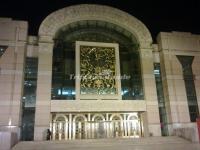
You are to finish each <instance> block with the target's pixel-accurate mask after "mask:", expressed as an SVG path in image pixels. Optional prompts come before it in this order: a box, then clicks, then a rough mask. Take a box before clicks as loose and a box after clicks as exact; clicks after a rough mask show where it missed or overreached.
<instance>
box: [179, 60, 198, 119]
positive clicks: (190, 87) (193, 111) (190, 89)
mask: <svg viewBox="0 0 200 150" xmlns="http://www.w3.org/2000/svg"><path fill="white" fill-rule="evenodd" d="M177 58H178V60H179V61H180V63H181V65H182V70H183V79H184V82H185V89H186V95H187V101H188V108H189V113H190V120H191V122H195V121H196V118H197V117H198V116H199V108H198V104H197V97H196V90H195V84H194V79H193V72H192V62H193V59H194V57H193V56H177Z"/></svg>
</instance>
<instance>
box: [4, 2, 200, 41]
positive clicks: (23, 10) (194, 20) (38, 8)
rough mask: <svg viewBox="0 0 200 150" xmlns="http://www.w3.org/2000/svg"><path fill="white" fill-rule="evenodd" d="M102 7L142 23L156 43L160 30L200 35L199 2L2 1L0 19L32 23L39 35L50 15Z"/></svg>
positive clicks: (34, 30) (35, 33)
mask: <svg viewBox="0 0 200 150" xmlns="http://www.w3.org/2000/svg"><path fill="white" fill-rule="evenodd" d="M87 3H88V4H103V5H109V6H113V7H116V8H119V9H121V10H123V11H126V12H128V13H130V14H132V15H133V16H135V17H136V18H138V19H139V20H141V21H142V22H143V23H144V24H145V25H146V26H147V27H148V29H149V30H150V32H151V34H152V36H153V38H154V41H155V37H156V35H157V34H158V33H159V32H160V31H184V32H192V33H196V34H200V0H173V1H171V0H160V1H159V2H157V1H155V0H137V1H135V0H38V1H37V0H24V1H23V0H1V1H0V17H11V18H13V19H15V20H26V21H28V22H29V34H30V35H37V34H38V28H39V25H40V24H41V22H42V21H43V19H44V18H45V17H46V16H48V15H49V14H50V13H52V12H54V11H56V10H58V9H61V8H64V7H67V6H71V5H74V4H87Z"/></svg>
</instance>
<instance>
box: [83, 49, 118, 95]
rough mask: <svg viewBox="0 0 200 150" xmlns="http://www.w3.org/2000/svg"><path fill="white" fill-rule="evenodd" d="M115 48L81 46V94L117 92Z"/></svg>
mask: <svg viewBox="0 0 200 150" xmlns="http://www.w3.org/2000/svg"><path fill="white" fill-rule="evenodd" d="M115 62H116V60H115V48H114V47H98V46H80V75H81V81H80V94H95V95H100V94H117V88H116V81H115V75H116V72H115Z"/></svg>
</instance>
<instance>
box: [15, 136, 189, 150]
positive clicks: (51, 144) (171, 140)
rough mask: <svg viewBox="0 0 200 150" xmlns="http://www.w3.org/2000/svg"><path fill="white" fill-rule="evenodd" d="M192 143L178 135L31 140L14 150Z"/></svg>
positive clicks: (59, 149)
mask: <svg viewBox="0 0 200 150" xmlns="http://www.w3.org/2000/svg"><path fill="white" fill-rule="evenodd" d="M173 144H191V142H189V141H186V140H184V139H182V138H178V137H173V136H170V137H149V138H139V139H133V138H117V139H85V140H69V141H31V142H19V143H18V144H17V145H16V146H15V147H14V148H13V149H12V150H54V149H55V150H77V149H102V150H104V149H105V148H110V149H112V148H114V147H115V148H114V149H116V148H120V147H121V148H122V149H123V147H130V148H131V147H135V146H147V147H148V146H150V145H160V146H162V145H173ZM124 150H125V149H124Z"/></svg>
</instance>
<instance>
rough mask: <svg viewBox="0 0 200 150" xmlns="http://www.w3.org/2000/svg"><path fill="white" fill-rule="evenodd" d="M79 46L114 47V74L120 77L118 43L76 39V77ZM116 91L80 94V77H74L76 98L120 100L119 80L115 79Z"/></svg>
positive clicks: (77, 75) (78, 64)
mask: <svg viewBox="0 0 200 150" xmlns="http://www.w3.org/2000/svg"><path fill="white" fill-rule="evenodd" d="M80 46H98V47H111V48H114V49H115V60H116V62H115V74H116V76H117V77H120V64H119V45H118V44H117V43H102V42H85V41H76V77H80ZM115 81H116V88H117V93H116V94H113V95H110V94H108V95H106V94H103V95H96V94H80V79H78V78H76V100H121V99H122V96H121V80H120V79H119V78H117V79H116V80H115Z"/></svg>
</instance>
